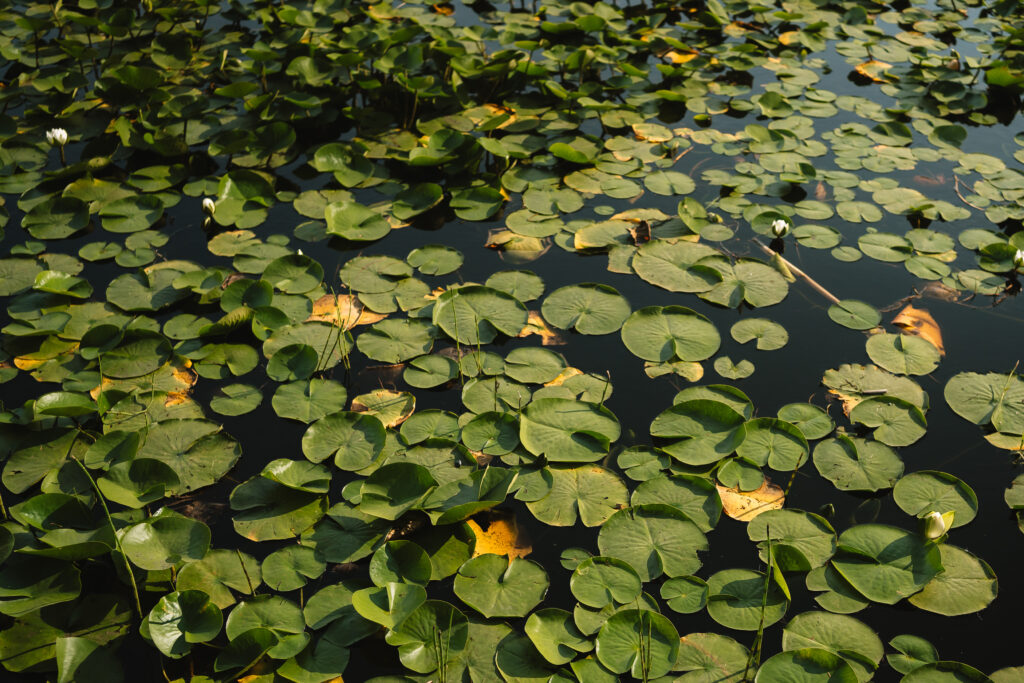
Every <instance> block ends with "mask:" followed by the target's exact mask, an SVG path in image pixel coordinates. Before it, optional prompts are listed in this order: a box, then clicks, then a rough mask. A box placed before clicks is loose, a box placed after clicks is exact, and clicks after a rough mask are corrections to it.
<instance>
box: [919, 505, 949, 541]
mask: <svg viewBox="0 0 1024 683" xmlns="http://www.w3.org/2000/svg"><path fill="white" fill-rule="evenodd" d="M951 526H953V513H952V512H946V513H940V512H935V511H934V510H933V511H932V512H929V513H928V514H927V515H925V518H924V535H925V538H928V539H930V540H933V541H934V540H935V539H936V538H942V536H943V535H945V533H946V532H947V531H949V528H950V527H951Z"/></svg>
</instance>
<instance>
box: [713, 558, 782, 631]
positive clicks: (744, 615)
mask: <svg viewBox="0 0 1024 683" xmlns="http://www.w3.org/2000/svg"><path fill="white" fill-rule="evenodd" d="M765 582H769V583H768V587H767V590H766V588H765ZM766 592H767V601H765V593H766ZM788 608H789V600H788V599H787V598H786V596H785V594H784V593H783V592H782V590H780V589H779V586H778V584H777V583H775V581H773V580H772V579H771V578H770V577H769V576H767V575H765V574H762V573H761V572H755V571H751V570H749V569H724V570H722V571H720V572H716V573H714V574H712V575H711V577H710V578H708V614H709V615H710V616H711V618H712V619H714V620H715V621H716V622H718V623H719V624H721V625H722V626H725V627H727V628H732V629H737V630H740V631H756V630H758V628H759V627H760V625H762V624H763V625H764V627H765V628H767V627H769V626H771V625H772V624H774V623H775V622H777V621H778V620H779V619H781V618H782V617H783V615H785V613H786V610H787V609H788Z"/></svg>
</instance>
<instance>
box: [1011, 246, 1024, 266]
mask: <svg viewBox="0 0 1024 683" xmlns="http://www.w3.org/2000/svg"><path fill="white" fill-rule="evenodd" d="M1013 267H1014V268H1024V249H1018V250H1017V253H1016V254H1014V255H1013Z"/></svg>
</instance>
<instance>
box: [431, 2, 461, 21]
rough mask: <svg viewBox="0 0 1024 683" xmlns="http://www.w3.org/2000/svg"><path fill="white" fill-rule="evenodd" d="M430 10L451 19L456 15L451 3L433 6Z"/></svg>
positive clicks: (440, 3)
mask: <svg viewBox="0 0 1024 683" xmlns="http://www.w3.org/2000/svg"><path fill="white" fill-rule="evenodd" d="M430 9H431V10H433V11H434V12H436V13H437V14H440V15H442V16H446V17H450V16H451V15H453V14H455V8H454V7H452V5H451V4H450V3H447V2H439V3H437V4H436V5H431V6H430Z"/></svg>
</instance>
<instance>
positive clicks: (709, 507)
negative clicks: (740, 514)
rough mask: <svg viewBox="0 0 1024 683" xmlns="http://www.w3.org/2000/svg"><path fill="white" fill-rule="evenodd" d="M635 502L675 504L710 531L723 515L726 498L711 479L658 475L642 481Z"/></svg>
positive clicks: (643, 503) (636, 492)
mask: <svg viewBox="0 0 1024 683" xmlns="http://www.w3.org/2000/svg"><path fill="white" fill-rule="evenodd" d="M630 503H631V504H632V505H649V504H664V505H671V506H672V507H674V508H677V509H679V510H680V511H682V512H683V514H685V515H686V516H687V517H688V518H689V519H690V521H692V522H693V523H694V524H696V525H697V526H698V528H700V530H701V531H703V532H705V533H707V532H708V531H711V530H712V529H713V528H714V527H715V525H716V524H718V519H719V517H721V514H722V500H721V498H720V497H719V495H718V489H716V488H715V484H714V482H713V481H711V480H710V479H705V478H703V477H697V476H691V475H687V474H670V475H667V476H665V475H660V474H659V475H658V476H654V477H651V478H650V479H648V480H646V481H644V482H642V483H641V484H640V485H639V486H637V487H636V489H635V490H634V491H633V495H632V496H631V498H630Z"/></svg>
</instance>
